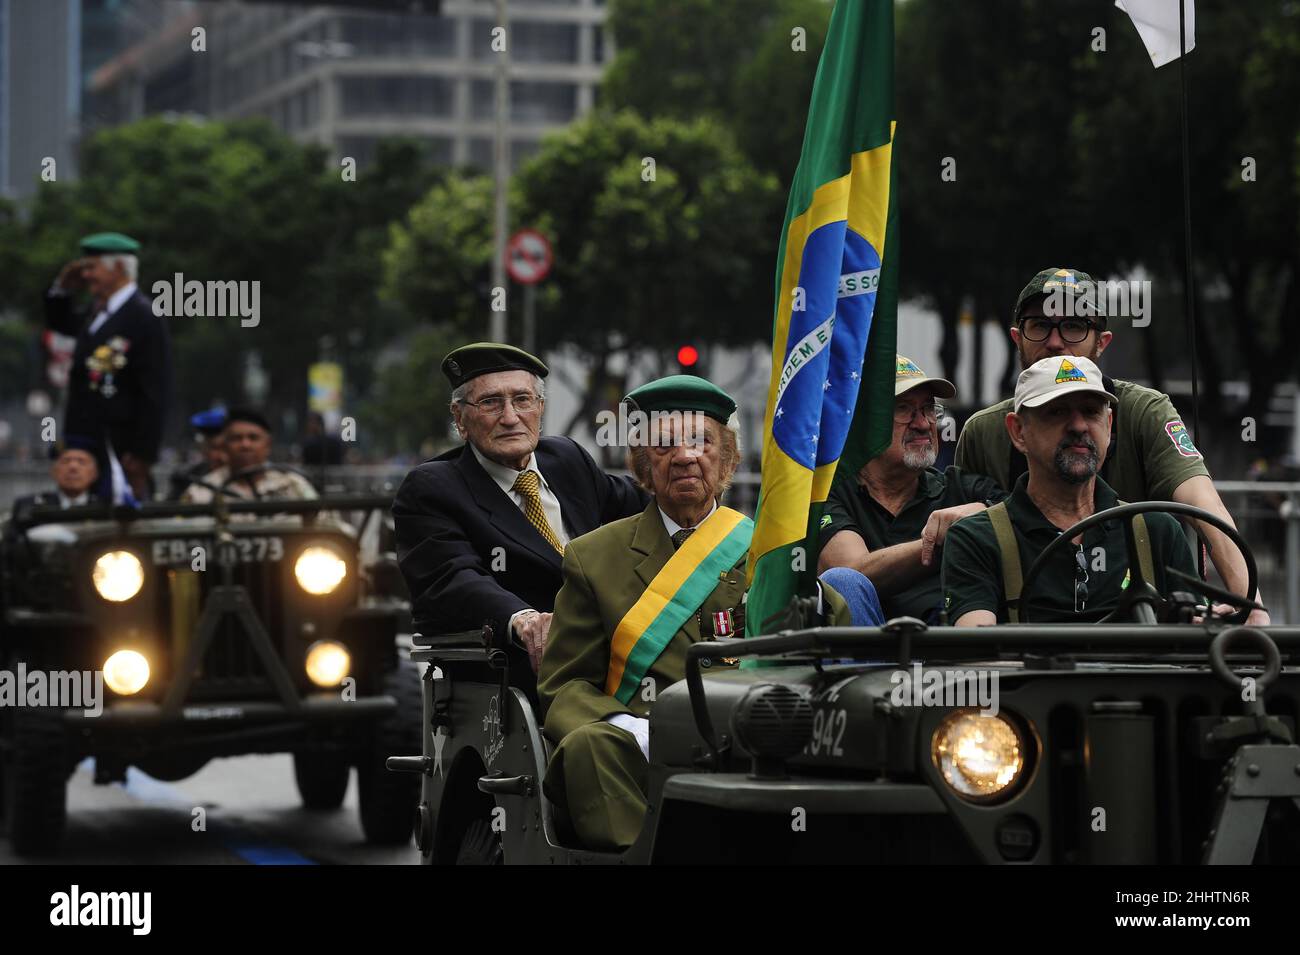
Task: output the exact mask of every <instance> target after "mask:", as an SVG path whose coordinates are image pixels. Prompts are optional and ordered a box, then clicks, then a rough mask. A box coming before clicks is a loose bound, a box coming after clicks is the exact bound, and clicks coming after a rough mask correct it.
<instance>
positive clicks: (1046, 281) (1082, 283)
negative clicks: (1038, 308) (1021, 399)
mask: <svg viewBox="0 0 1300 955" xmlns="http://www.w3.org/2000/svg"><path fill="white" fill-rule="evenodd" d="M1091 288H1093V279H1092V276H1091V275H1089V274H1088V273H1087V272H1080V271H1079V270H1078V269H1043V271H1041V272H1039V273H1038V274H1037V275H1035V276H1034V277H1033V278H1032V279H1030V280H1029V284H1028V285H1026V286H1025V287H1024V288H1022V289H1021V290H1020V294H1019V295H1018V296H1016V307H1015V309H1014V310H1013V311H1012V313H1011V324H1013V325H1014V324H1016V322H1018V321H1020V310H1021V309H1022V308H1024V306H1025V303H1026V302H1029V301H1032V300H1033V299H1035V298H1042V297H1046V296H1048V295H1051V294H1052V293H1053V292H1054V291H1056V290H1057V289H1060V290H1061V291H1062V292H1064V293H1066V294H1070V295H1085V294H1087V290H1089V289H1091ZM1031 407H1032V406H1031Z"/></svg>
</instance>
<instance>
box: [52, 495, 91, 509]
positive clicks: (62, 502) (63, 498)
mask: <svg viewBox="0 0 1300 955" xmlns="http://www.w3.org/2000/svg"><path fill="white" fill-rule="evenodd" d="M89 503H90V494H89V493H88V492H86V491H82V492H81V493H80V494H78V495H77V496H76V497H68V495H66V494H64V493H63V492H62V491H59V507H63V508H68V507H81V506H82V505H83V504H89Z"/></svg>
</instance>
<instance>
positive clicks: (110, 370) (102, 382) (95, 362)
mask: <svg viewBox="0 0 1300 955" xmlns="http://www.w3.org/2000/svg"><path fill="white" fill-rule="evenodd" d="M130 349H131V343H130V342H129V341H127V340H126V339H125V338H123V337H122V336H121V335H114V336H113V337H112V338H110V339H109V340H108V342H107V343H106V344H103V345H100V346H99V347H98V348H96V349H95V350H94V351H92V352H91V353H90V355H89V357H87V358H86V371H87V374H88V375H89V377H90V390H91V391H98V392H99V393H100V394H101V395H103V396H104V397H105V398H111V397H113V396H114V395H115V394H117V385H115V384H114V383H113V376H114V374H115V373H116V372H119V371H121V370H122V369H123V368H125V367H126V353H127V352H128V351H130Z"/></svg>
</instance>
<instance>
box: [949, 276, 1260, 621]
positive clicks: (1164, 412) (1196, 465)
mask: <svg viewBox="0 0 1300 955" xmlns="http://www.w3.org/2000/svg"><path fill="white" fill-rule="evenodd" d="M1098 289H1099V285H1098V283H1096V282H1095V281H1094V280H1093V278H1092V276H1091V275H1089V274H1088V273H1087V272H1080V271H1078V270H1077V269H1064V268H1050V269H1043V271H1041V272H1039V273H1038V274H1037V275H1035V276H1034V277H1033V278H1032V279H1030V281H1029V284H1028V285H1026V286H1025V287H1024V288H1023V289H1022V290H1021V292H1020V295H1019V296H1017V298H1016V304H1015V308H1014V310H1013V311H1012V315H1011V330H1010V331H1011V341H1012V343H1013V344H1014V345H1015V348H1016V351H1017V353H1018V354H1019V356H1020V366H1021V368H1029V367H1031V366H1032V365H1033V364H1034V363H1035V362H1037V361H1041V360H1042V359H1044V358H1053V357H1078V358H1087V359H1090V360H1092V361H1097V360H1098V358H1099V357H1100V356H1101V353H1102V352H1103V351H1105V350H1106V346H1107V345H1109V344H1110V342H1111V339H1112V338H1113V337H1114V333H1113V332H1111V331H1110V330H1109V329H1108V328H1107V327H1106V325H1107V321H1106V315H1105V314H1104V312H1103V311H1102V310H1100V309H1098V308H1097V306H1096V303H1097V301H1098V298H1099V296H1098ZM1103 382H1104V384H1105V387H1106V388H1107V390H1109V391H1110V392H1111V393H1112V394H1114V395H1115V397H1116V399H1117V401H1118V404H1117V406H1116V407H1115V413H1114V416H1113V421H1112V429H1113V430H1112V434H1111V440H1110V452H1109V453H1108V454H1107V455H1106V456H1105V458H1104V460H1103V462H1102V465H1101V470H1100V472H1099V476H1100V477H1101V478H1102V479H1103V480H1104V481H1105V482H1106V484H1107V485H1108V486H1110V487H1111V488H1113V489H1114V491H1115V494H1116V495H1117V496H1118V497H1119V498H1120V499H1121V500H1124V501H1131V502H1137V501H1177V502H1178V503H1180V504H1191V505H1193V506H1194V507H1200V508H1204V509H1205V510H1207V511H1210V512H1212V513H1214V514H1217V515H1219V516H1220V517H1222V518H1223V519H1224V520H1226V521H1227V522H1228V523H1230V524H1231V523H1233V521H1232V516H1231V515H1230V514H1229V513H1228V509H1227V508H1226V507H1224V505H1223V501H1222V499H1221V498H1220V497H1219V492H1218V491H1216V490H1215V488H1214V482H1213V480H1212V479H1211V478H1210V472H1209V470H1208V469H1207V468H1206V467H1205V461H1204V459H1203V458H1202V457H1201V452H1200V451H1199V450H1197V448H1196V445H1195V444H1193V443H1192V436H1191V433H1190V432H1189V431H1188V429H1187V427H1186V425H1185V424H1184V423H1183V420H1182V418H1181V416H1180V415H1179V414H1178V410H1177V409H1176V408H1175V407H1174V405H1173V402H1172V401H1170V400H1169V396H1168V395H1165V394H1162V393H1161V392H1158V391H1155V390H1154V389H1151V388H1145V387H1143V386H1142V385H1139V384H1135V383H1134V382H1131V381H1122V380H1119V379H1112V378H1109V377H1103ZM1011 410H1012V401H1011V399H1007V400H1006V401H1001V402H999V403H997V404H995V405H992V406H991V407H988V408H985V409H984V410H983V411H978V412H976V413H975V414H973V415H971V417H970V418H969V419H968V420H967V422H966V425H965V427H964V428H963V429H962V433H961V437H960V438H959V439H958V441H957V454H956V463H957V465H958V466H959V467H961V468H962V469H963V470H965V471H971V472H974V473H977V474H986V475H988V476H989V477H991V478H993V479H994V480H995V481H997V482H998V484H1000V485H1001V486H1002V487H1004V488H1006V489H1007V490H1010V489H1011V488H1013V487H1014V486H1015V484H1016V481H1017V479H1018V478H1019V477H1020V475H1022V474H1024V473H1026V463H1025V456H1024V454H1023V453H1021V452H1020V451H1019V450H1017V449H1016V448H1015V447H1013V446H1012V442H1011V438H1010V436H1009V435H1008V433H1007V428H1006V424H1005V421H1006V417H1007V413H1008V412H1010V411H1011ZM1234 526H1235V525H1234ZM1197 529H1198V530H1199V531H1200V532H1201V534H1202V536H1203V537H1204V538H1205V542H1206V544H1207V545H1208V548H1209V552H1210V559H1211V560H1212V561H1213V562H1214V566H1215V568H1216V569H1217V570H1218V571H1219V575H1220V576H1221V577H1222V578H1223V581H1224V583H1225V585H1226V586H1227V588H1228V589H1229V590H1231V591H1233V592H1234V593H1238V594H1244V593H1245V591H1246V581H1247V574H1246V564H1245V561H1244V560H1243V558H1242V556H1241V554H1240V552H1239V551H1238V550H1237V548H1236V547H1235V546H1233V544H1232V542H1231V541H1230V540H1228V538H1227V537H1226V536H1225V535H1224V534H1223V533H1222V532H1221V531H1219V530H1218V529H1217V528H1214V527H1211V526H1210V525H1208V524H1200V523H1198V524H1197ZM1256 600H1258V601H1259V602H1260V603H1263V602H1264V601H1263V598H1262V597H1256ZM1247 622H1248V623H1249V624H1250V625H1252V626H1263V625H1266V624H1267V623H1268V622H1269V617H1268V613H1267V612H1265V611H1263V610H1256V611H1253V612H1252V613H1251V615H1250V619H1249V620H1248V621H1247Z"/></svg>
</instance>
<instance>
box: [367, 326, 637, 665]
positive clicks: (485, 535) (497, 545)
mask: <svg viewBox="0 0 1300 955" xmlns="http://www.w3.org/2000/svg"><path fill="white" fill-rule="evenodd" d="M442 370H443V373H444V374H445V375H446V376H447V379H448V381H450V382H451V386H452V388H453V391H452V397H451V413H452V416H453V418H454V419H455V422H456V430H457V431H458V432H459V434H460V436H461V438H463V439H464V441H465V443H464V444H463V445H461V446H460V447H457V448H454V449H452V450H451V451H448V452H446V453H445V454H441V455H439V456H438V457H436V458H434V459H433V460H432V461H428V462H426V463H424V464H422V465H420V466H419V467H417V468H415V469H414V470H413V471H411V473H410V474H408V475H407V476H406V480H404V481H403V482H402V486H401V487H400V488H399V489H398V492H397V497H396V498H395V499H394V501H393V519H394V523H395V526H396V531H397V558H398V562H399V564H400V566H401V569H402V574H403V576H404V577H405V578H406V583H407V587H408V588H409V590H410V593H411V600H412V612H413V616H414V618H415V623H416V626H417V628H419V629H422V630H424V631H425V632H433V633H438V632H441V633H454V632H456V631H460V630H472V629H475V628H477V627H481V626H482V625H483V624H484V623H485V622H486V623H491V625H492V626H493V627H494V628H495V630H496V632H498V633H508V634H509V635H510V638H511V639H512V640H513V641H515V642H516V643H517V644H518V645H519V646H521V647H522V648H523V649H525V650H527V651H528V655H529V660H530V662H531V663H532V667H533V669H534V670H536V669H537V666H538V665H539V663H540V661H541V655H542V649H543V648H544V647H545V645H546V635H547V632H548V631H549V629H550V622H551V610H552V607H553V606H554V602H555V595H556V593H557V592H558V591H559V589H560V564H561V556H562V555H563V553H564V547H565V545H566V544H567V543H568V542H569V540H570V539H571V538H574V537H577V536H579V535H581V534H586V533H587V532H589V531H592V530H595V529H596V528H597V527H600V526H602V525H604V524H607V523H609V522H610V521H615V520H618V519H620V518H623V517H630V516H631V515H633V514H637V513H640V511H641V510H642V509H643V508H644V507H645V503H646V497H645V494H644V492H643V491H642V490H641V489H640V488H639V487H637V486H636V483H635V482H634V481H633V480H632V479H631V478H622V477H612V476H610V475H608V474H606V473H605V472H604V471H602V470H601V469H600V467H599V466H597V464H596V462H595V461H593V460H592V458H591V455H589V454H588V453H587V452H586V451H584V450H583V449H582V448H581V447H579V446H578V445H577V444H576V443H575V442H574V441H573V440H572V439H570V438H564V437H545V438H544V437H541V427H542V409H543V407H544V406H545V402H546V385H545V378H546V375H547V372H548V369H547V367H546V365H545V364H543V363H542V361H541V360H540V359H538V358H536V357H535V356H533V355H530V354H528V353H527V352H525V351H522V350H520V349H518V348H513V347H511V346H510V345H503V344H498V343H495V342H478V343H475V344H472V345H465V346H463V347H461V348H457V349H455V350H454V351H452V352H451V353H450V354H448V355H447V357H446V358H445V359H444V360H443V362H442Z"/></svg>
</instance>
